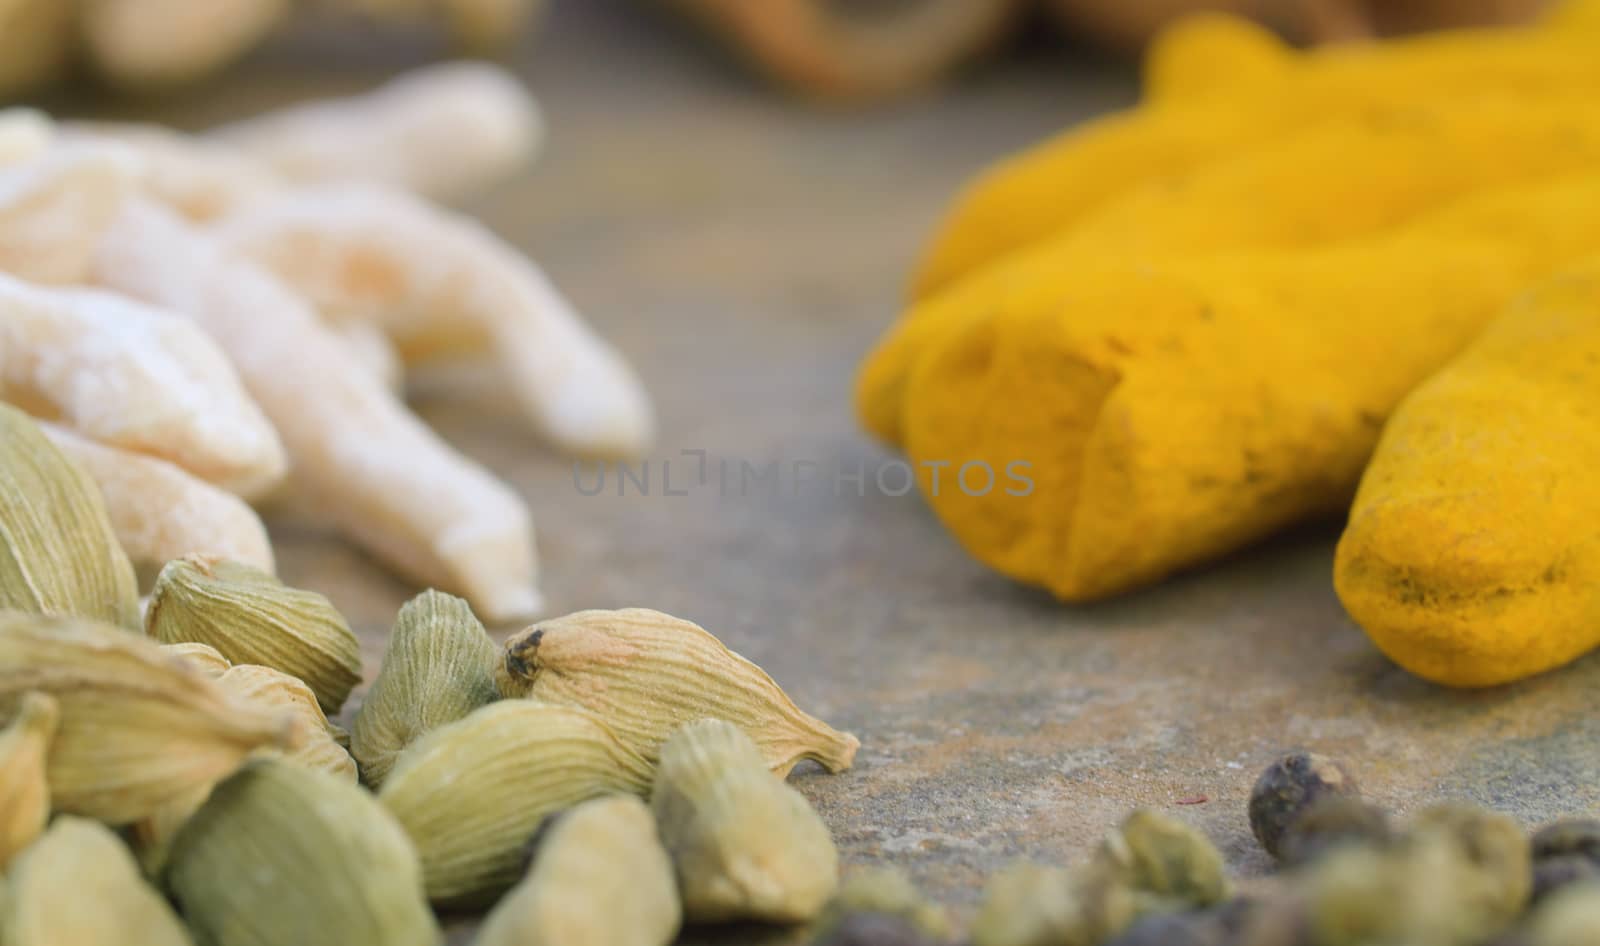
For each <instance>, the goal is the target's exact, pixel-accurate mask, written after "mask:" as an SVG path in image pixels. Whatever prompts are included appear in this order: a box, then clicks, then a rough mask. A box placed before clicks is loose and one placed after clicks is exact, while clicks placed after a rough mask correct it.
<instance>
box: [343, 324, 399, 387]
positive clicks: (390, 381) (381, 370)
mask: <svg viewBox="0 0 1600 946" xmlns="http://www.w3.org/2000/svg"><path fill="white" fill-rule="evenodd" d="M328 328H329V329H331V330H332V331H333V332H334V334H336V335H338V336H339V340H340V341H342V342H344V346H345V349H346V350H347V351H349V352H350V357H351V358H352V359H354V360H355V362H356V363H357V364H359V365H360V366H361V367H362V368H365V369H366V370H367V373H368V374H371V375H372V376H373V377H374V378H377V379H378V382H379V383H381V384H382V385H383V386H384V387H386V388H388V389H389V390H391V391H396V392H398V391H399V390H400V389H401V388H402V387H403V386H404V384H405V366H404V365H403V364H402V363H401V361H400V352H399V351H398V350H396V349H395V347H394V342H392V341H390V339H389V336H388V335H387V334H385V333H384V331H383V327H382V326H380V325H378V324H377V323H374V322H334V323H332V324H331V325H329V326H328Z"/></svg>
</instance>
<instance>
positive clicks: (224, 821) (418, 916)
mask: <svg viewBox="0 0 1600 946" xmlns="http://www.w3.org/2000/svg"><path fill="white" fill-rule="evenodd" d="M165 878H166V884H167V888H168V890H169V891H170V892H171V893H172V896H173V899H175V900H176V901H177V903H178V905H179V908H180V909H181V910H182V911H183V915H184V917H185V918H186V919H187V920H188V921H189V925H190V929H191V930H192V931H193V932H194V936H195V941H196V942H197V943H199V944H200V946H276V944H291V943H292V944H297V946H300V944H304V946H311V944H322V943H327V944H337V946H437V944H438V943H439V942H440V940H441V939H442V937H441V935H440V932H439V927H438V924H437V922H436V921H435V920H434V918H433V914H432V913H431V912H430V911H429V910H428V904H427V901H426V900H425V899H424V897H423V889H422V872H421V871H420V870H419V869H418V865H417V855H416V852H415V851H414V850H413V849H412V846H411V843H410V842H409V841H408V840H407V839H406V835H405V832H404V831H402V830H401V828H400V826H399V825H398V824H396V823H395V820H394V818H393V817H392V816H391V815H390V814H389V813H388V812H387V811H385V810H384V808H383V806H382V805H379V804H378V803H377V802H376V801H375V800H374V799H373V797H372V796H371V795H370V794H368V793H367V792H366V791H365V790H364V789H362V788H361V787H360V786H358V785H356V784H354V783H352V782H350V781H349V780H348V779H342V778H336V777H334V776H332V775H328V774H327V773H325V772H315V771H312V770H310V769H305V768H301V767H300V766H297V765H291V764H289V763H287V762H284V761H281V760H277V759H257V760H254V761H252V762H251V763H250V764H249V765H247V766H245V768H243V769H242V770H240V771H239V772H238V773H236V774H235V775H233V776H232V777H230V778H228V779H227V780H226V781H223V782H222V783H220V784H218V785H217V787H216V788H215V789H213V790H212V792H211V797H210V798H209V799H208V800H207V801H206V803H205V804H204V805H203V806H201V808H200V810H199V811H197V812H195V814H194V817H192V818H190V819H189V821H188V823H187V824H185V825H184V826H183V829H182V830H181V831H179V832H178V837H177V839H176V840H174V841H173V843H172V851H171V855H170V858H169V860H168V862H167V866H166V871H165Z"/></svg>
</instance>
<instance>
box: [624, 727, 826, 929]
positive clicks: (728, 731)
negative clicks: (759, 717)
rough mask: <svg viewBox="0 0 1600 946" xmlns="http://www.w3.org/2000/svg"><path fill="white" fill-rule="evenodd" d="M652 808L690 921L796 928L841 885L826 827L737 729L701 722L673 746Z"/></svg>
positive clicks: (665, 753) (666, 751) (664, 758)
mask: <svg viewBox="0 0 1600 946" xmlns="http://www.w3.org/2000/svg"><path fill="white" fill-rule="evenodd" d="M650 805H651V808H652V809H653V810H654V811H655V816H656V823H657V825H659V827H660V830H661V840H662V842H663V843H664V844H666V846H667V850H668V851H669V852H670V853H671V854H672V860H673V863H674V864H675V865H676V867H677V873H678V887H679V889H680V890H681V891H682V894H683V906H684V913H685V914H686V915H687V916H688V918H689V919H690V920H691V921H695V922H720V921H724V920H734V919H749V920H766V921H772V922H778V923H799V922H803V921H806V920H810V919H813V918H815V917H816V915H817V914H818V913H819V912H820V911H821V910H822V907H823V905H824V904H825V903H827V901H828V898H829V897H830V896H832V895H833V892H834V890H835V888H836V887H837V886H838V883H839V852H838V850H837V849H835V848H834V846H833V838H832V836H830V835H829V834H828V827H827V825H825V824H823V823H822V819H821V818H819V817H817V813H816V812H815V811H814V810H812V808H811V803H810V802H808V801H806V799H805V796H804V795H801V794H800V793H799V792H797V791H795V790H794V788H792V787H790V786H789V785H788V784H787V783H786V782H784V781H783V779H782V778H780V777H779V776H777V775H775V774H773V773H772V772H770V771H768V769H767V764H766V760H764V759H763V758H762V756H761V751H760V750H759V749H757V748H756V745H755V743H753V742H751V741H750V738H749V737H748V736H746V735H745V734H744V733H743V732H742V731H741V730H740V729H739V727H737V726H734V725H733V724H731V723H727V722H724V721H722V720H720V719H706V720H700V721H699V722H694V723H690V724H689V725H687V726H684V727H682V728H681V729H679V730H678V731H677V732H676V733H674V734H673V736H672V738H671V739H668V740H667V743H666V745H665V746H662V748H661V765H660V767H659V768H658V769H657V771H656V782H655V786H654V788H653V789H652V790H651V795H650Z"/></svg>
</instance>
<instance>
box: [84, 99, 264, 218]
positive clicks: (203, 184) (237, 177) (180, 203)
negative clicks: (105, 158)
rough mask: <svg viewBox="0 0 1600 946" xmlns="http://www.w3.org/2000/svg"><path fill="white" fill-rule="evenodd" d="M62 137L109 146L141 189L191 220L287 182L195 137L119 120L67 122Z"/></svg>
mask: <svg viewBox="0 0 1600 946" xmlns="http://www.w3.org/2000/svg"><path fill="white" fill-rule="evenodd" d="M60 136H61V139H62V140H63V141H66V142H69V143H74V144H79V145H81V146H83V147H85V148H93V147H108V146H109V147H112V148H115V149H118V150H120V151H121V152H123V153H124V154H126V155H127V156H128V157H129V158H130V159H132V160H133V161H135V162H136V169H137V177H136V180H137V183H138V186H139V190H140V192H141V193H144V194H147V195H149V196H150V197H152V198H154V199H156V200H158V201H160V202H162V203H164V204H166V205H168V206H170V207H172V208H173V209H175V210H177V211H178V212H179V213H181V214H183V215H184V216H185V217H188V218H189V219H190V220H214V219H216V218H218V217H222V216H225V215H227V214H230V213H233V212H235V211H237V210H240V209H242V208H243V207H245V206H246V205H248V204H250V203H252V202H254V201H259V200H263V199H267V198H270V197H272V196H273V195H274V194H278V193H281V192H282V191H283V190H284V188H285V187H286V186H287V184H286V182H285V181H284V180H283V179H282V178H281V177H279V176H278V175H276V174H274V173H272V171H270V170H268V169H267V168H266V167H264V166H263V165H262V164H261V163H260V162H258V161H255V160H253V159H250V158H247V157H245V156H244V155H242V154H240V153H239V152H237V151H235V150H234V149H232V148H229V147H226V146H224V145H220V144H217V143H215V142H210V141H206V140H204V139H201V138H198V137H196V136H193V135H186V134H183V133H182V132H177V131H173V130H171V129H169V128H163V127H161V126H159V125H141V124H134V123H123V122H66V123H64V124H63V125H61V126H60Z"/></svg>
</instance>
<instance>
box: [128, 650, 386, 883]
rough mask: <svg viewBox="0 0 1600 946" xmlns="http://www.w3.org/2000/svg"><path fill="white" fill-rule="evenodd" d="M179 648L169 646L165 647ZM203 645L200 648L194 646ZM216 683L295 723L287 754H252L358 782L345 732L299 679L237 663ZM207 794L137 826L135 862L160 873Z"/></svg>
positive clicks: (195, 794) (190, 798)
mask: <svg viewBox="0 0 1600 946" xmlns="http://www.w3.org/2000/svg"><path fill="white" fill-rule="evenodd" d="M173 646H179V645H171V644H169V645H167V647H163V648H162V649H163V650H166V649H167V648H169V647H173ZM195 646H204V645H195ZM215 679H216V680H217V682H218V683H219V684H221V686H222V688H223V689H225V690H227V691H228V692H230V693H232V694H234V695H235V696H237V697H239V698H240V699H242V700H245V701H247V702H250V703H254V704H256V705H257V706H263V707H272V708H275V709H281V710H283V711H284V712H287V713H292V714H294V715H295V716H296V717H298V718H299V720H300V723H301V729H302V730H303V731H304V733H305V737H304V738H303V739H302V740H301V741H300V744H299V745H298V746H296V747H295V748H292V749H288V750H278V749H258V750H256V755H258V756H267V757H279V758H283V759H285V760H287V761H289V762H292V763H294V764H295V765H300V766H304V767H305V768H308V769H315V770H317V771H321V772H327V773H328V774H329V775H334V776H338V777H339V778H343V779H347V780H349V781H352V782H353V781H355V780H356V763H355V760H354V759H352V758H350V753H348V752H346V751H345V749H344V746H342V745H341V744H340V741H339V740H340V739H341V738H344V730H342V729H340V728H339V727H338V726H335V725H334V724H333V723H330V722H329V721H328V717H327V716H325V715H323V712H322V707H321V706H318V705H317V697H316V695H315V694H313V693H312V692H311V688H310V687H308V686H306V685H305V683H303V682H302V681H300V680H296V679H295V678H294V677H291V676H289V675H288V674H286V673H283V672H282V671H279V670H273V669H272V668H271V667H262V666H258V665H256V664H239V665H238V666H236V667H229V668H228V669H226V670H224V671H223V672H221V673H220V674H217V675H216V677H215ZM210 794H211V788H210V786H205V787H203V788H200V789H197V790H196V791H195V792H193V793H191V794H190V795H188V796H187V797H185V798H183V799H180V800H179V801H176V802H173V803H172V804H170V805H167V806H166V807H164V808H162V810H161V811H158V812H156V813H155V814H154V815H152V816H150V817H149V818H145V819H143V820H141V821H139V822H136V823H135V824H134V826H133V837H134V840H135V842H136V847H137V851H138V854H139V861H140V863H142V864H143V865H144V867H145V870H146V871H149V872H150V873H152V874H154V873H157V872H159V870H160V868H161V866H162V865H163V864H165V863H166V859H167V854H168V848H169V847H170V845H171V843H172V839H173V838H174V837H175V836H176V835H177V833H178V831H179V829H181V828H182V827H183V825H184V823H185V822H187V821H188V820H189V816H191V815H193V814H194V813H195V812H196V811H197V810H199V808H200V806H201V805H203V804H205V801H206V798H207V797H208V796H209V795H210Z"/></svg>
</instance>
